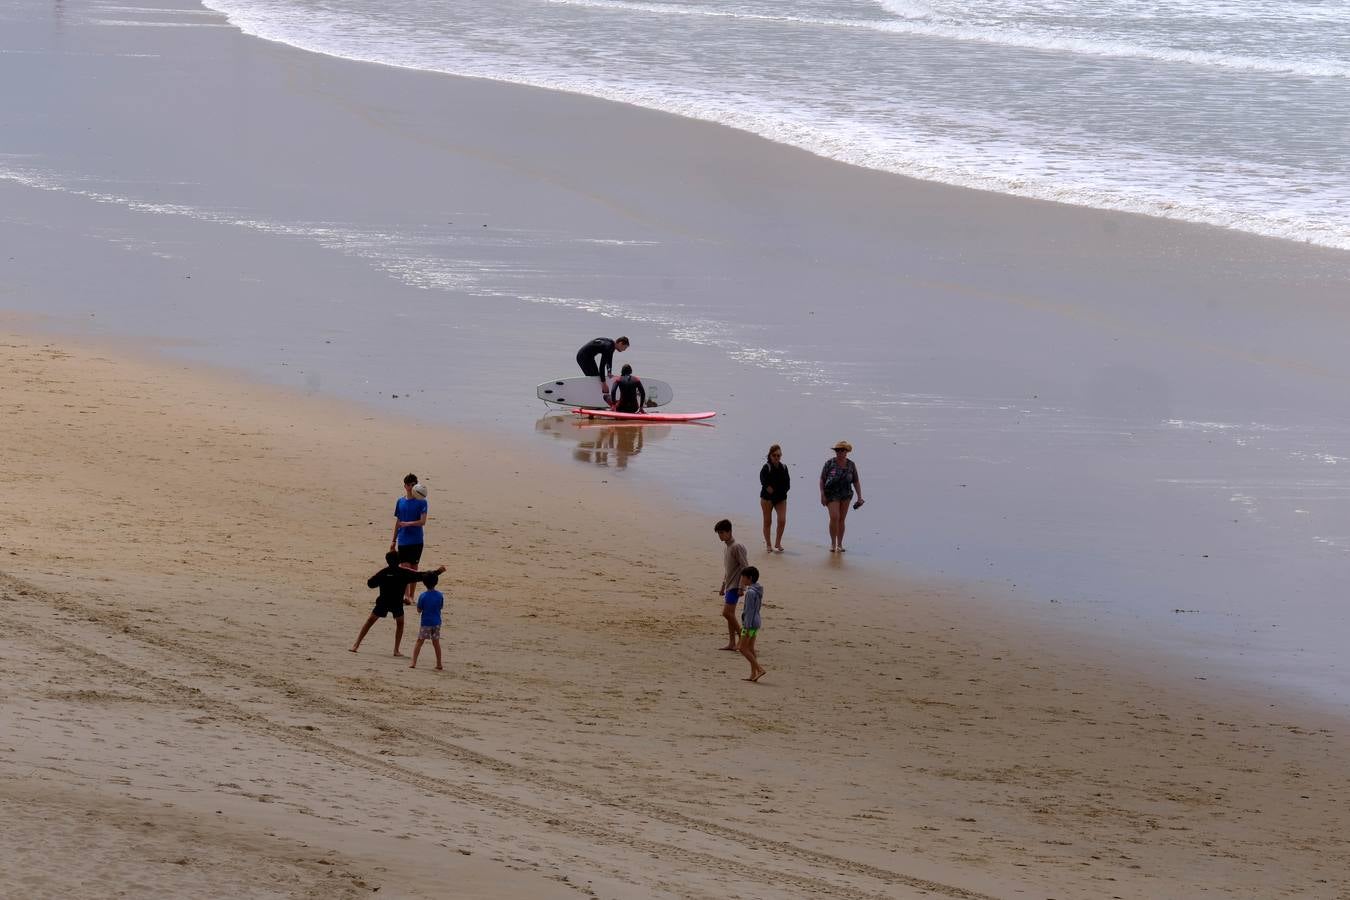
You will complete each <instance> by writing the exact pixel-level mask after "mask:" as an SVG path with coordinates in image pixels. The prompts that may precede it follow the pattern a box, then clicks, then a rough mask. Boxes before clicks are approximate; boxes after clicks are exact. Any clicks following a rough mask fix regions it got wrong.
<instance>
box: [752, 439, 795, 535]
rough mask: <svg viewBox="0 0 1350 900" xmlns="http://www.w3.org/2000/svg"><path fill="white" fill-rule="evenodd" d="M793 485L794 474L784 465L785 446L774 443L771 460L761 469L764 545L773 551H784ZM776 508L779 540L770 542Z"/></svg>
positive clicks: (760, 501) (760, 497) (760, 488)
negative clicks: (789, 501) (784, 537)
mask: <svg viewBox="0 0 1350 900" xmlns="http://www.w3.org/2000/svg"><path fill="white" fill-rule="evenodd" d="M791 487H792V476H791V475H790V474H788V467H787V466H785V465H783V448H782V447H780V446H778V445H777V444H774V445H773V446H772V447H770V448H769V461H768V462H766V463H765V464H764V467H763V468H761V469H760V470H759V508H760V509H762V510H763V511H764V546H765V548H766V549H767V550H768V551H769V552H770V553H773V552H774V551H775V550H777V551H778V552H779V553H782V552H783V529H784V528H785V527H786V526H787V495H788V490H789V489H790V488H791ZM774 510H777V511H778V540H777V542H776V544H771V543H769V525H770V524H771V523H772V520H773V513H774Z"/></svg>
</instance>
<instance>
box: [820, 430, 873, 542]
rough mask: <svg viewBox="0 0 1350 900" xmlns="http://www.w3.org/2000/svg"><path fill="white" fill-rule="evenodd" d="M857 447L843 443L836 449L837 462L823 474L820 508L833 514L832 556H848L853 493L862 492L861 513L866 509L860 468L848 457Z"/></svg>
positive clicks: (838, 444)
mask: <svg viewBox="0 0 1350 900" xmlns="http://www.w3.org/2000/svg"><path fill="white" fill-rule="evenodd" d="M852 452H853V445H852V444H850V443H849V442H848V441H840V442H839V443H837V444H835V445H834V459H831V460H829V461H828V462H826V463H825V466H824V468H822V469H821V470H820V505H821V506H823V507H825V508H826V509H827V510H829V512H830V552H831V553H834V552H836V551H838V552H839V553H843V552H844V519H845V518H847V516H848V502H849V501H850V500H852V499H853V489H854V488H857V489H858V502H857V503H854V504H853V508H854V509H857V508H858V507H860V506H862V505H863V496H862V482H861V481H860V480H859V479H858V467H857V466H855V465H854V464H853V460H851V459H849V458H848V455H849V454H850V453H852Z"/></svg>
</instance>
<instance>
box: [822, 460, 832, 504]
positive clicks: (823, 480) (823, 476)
mask: <svg viewBox="0 0 1350 900" xmlns="http://www.w3.org/2000/svg"><path fill="white" fill-rule="evenodd" d="M828 471H830V464H829V463H828V462H827V463H825V465H824V466H823V467H822V468H821V470H820V505H821V506H824V505H825V473H826V472H828Z"/></svg>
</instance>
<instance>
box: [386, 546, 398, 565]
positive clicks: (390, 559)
mask: <svg viewBox="0 0 1350 900" xmlns="http://www.w3.org/2000/svg"><path fill="white" fill-rule="evenodd" d="M384 562H385V565H389V566H396V565H398V554H397V553H395V552H394V551H393V550H390V551H389V552H388V553H386V554H385V555H384Z"/></svg>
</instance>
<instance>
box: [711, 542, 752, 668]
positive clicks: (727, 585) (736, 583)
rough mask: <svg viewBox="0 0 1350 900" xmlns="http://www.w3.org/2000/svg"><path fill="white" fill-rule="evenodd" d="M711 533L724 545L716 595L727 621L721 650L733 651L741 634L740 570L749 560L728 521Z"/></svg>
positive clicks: (723, 616)
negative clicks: (738, 605)
mask: <svg viewBox="0 0 1350 900" xmlns="http://www.w3.org/2000/svg"><path fill="white" fill-rule="evenodd" d="M713 531H716V532H717V539H718V540H720V541H721V542H722V543H723V544H726V550H725V551H724V552H723V554H722V556H723V564H722V586H721V587H719V588H718V589H717V593H719V594H721V595H722V618H724V619H726V620H727V645H726V646H725V647H723V648H722V649H723V650H735V649H736V636H737V635H739V634H740V633H741V627H740V625H739V624H737V622H736V601H737V600H739V599H740V593H741V570H742V569H744V568H745V566H746V564H747V563H748V562H749V560H748V559H746V556H745V548H744V547H742V546H741V545H740V544H738V543H736V537H735V536H734V535H733V534H732V533H731V521H730V520H729V519H722V520H721V521H720V522H718V523H717V524H716V525H714V526H713Z"/></svg>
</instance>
